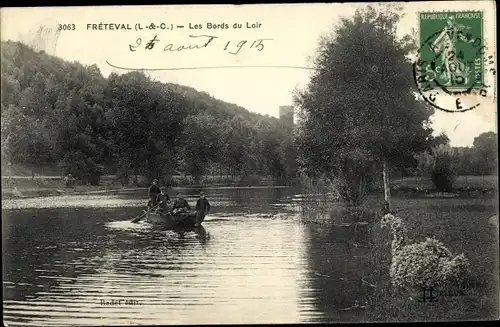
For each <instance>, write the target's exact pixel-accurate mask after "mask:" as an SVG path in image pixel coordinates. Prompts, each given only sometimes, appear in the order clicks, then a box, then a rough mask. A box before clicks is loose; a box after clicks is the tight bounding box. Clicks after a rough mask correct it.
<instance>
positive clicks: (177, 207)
mask: <svg viewBox="0 0 500 327" xmlns="http://www.w3.org/2000/svg"><path fill="white" fill-rule="evenodd" d="M188 210H191V207H190V206H189V203H188V202H187V201H186V200H185V199H184V197H183V195H182V192H178V193H177V199H175V201H174V205H173V207H172V213H173V214H177V213H183V212H187V211H188Z"/></svg>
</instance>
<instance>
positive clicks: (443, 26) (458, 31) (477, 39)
mask: <svg viewBox="0 0 500 327" xmlns="http://www.w3.org/2000/svg"><path fill="white" fill-rule="evenodd" d="M419 27H420V45H421V49H420V61H419V62H420V65H419V66H420V67H418V68H419V70H420V72H421V73H422V75H423V76H425V78H424V79H422V80H421V81H420V82H421V87H422V88H424V89H435V88H442V89H446V90H448V91H450V92H457V91H458V92H460V91H464V90H478V89H481V88H482V87H483V86H484V62H483V60H484V58H483V57H484V52H485V42H484V37H483V35H484V33H483V13H482V12H480V11H460V12H452V11H450V12H448V11H445V12H421V13H420V14H419Z"/></svg>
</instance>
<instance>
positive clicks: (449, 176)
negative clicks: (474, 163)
mask: <svg viewBox="0 0 500 327" xmlns="http://www.w3.org/2000/svg"><path fill="white" fill-rule="evenodd" d="M417 159H418V161H419V172H420V173H421V174H422V175H423V176H426V177H430V179H431V181H432V183H433V184H434V186H435V187H436V189H437V190H438V191H440V192H451V191H453V183H454V182H455V180H456V165H457V155H456V151H455V150H454V149H453V148H452V147H450V146H449V145H444V144H441V145H439V146H436V147H433V148H432V153H428V152H424V153H421V154H419V155H418V157H417Z"/></svg>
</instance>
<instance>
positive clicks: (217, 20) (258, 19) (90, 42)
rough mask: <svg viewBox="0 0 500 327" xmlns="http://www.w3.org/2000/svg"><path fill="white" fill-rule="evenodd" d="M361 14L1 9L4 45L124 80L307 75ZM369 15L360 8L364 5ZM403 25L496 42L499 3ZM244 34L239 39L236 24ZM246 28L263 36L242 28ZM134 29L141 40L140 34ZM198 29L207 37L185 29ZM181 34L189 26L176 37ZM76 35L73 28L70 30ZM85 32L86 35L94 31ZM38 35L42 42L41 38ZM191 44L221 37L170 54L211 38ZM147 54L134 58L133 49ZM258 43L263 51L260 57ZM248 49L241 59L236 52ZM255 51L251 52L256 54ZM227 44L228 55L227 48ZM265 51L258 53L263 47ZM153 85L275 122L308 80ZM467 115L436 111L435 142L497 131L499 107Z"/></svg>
mask: <svg viewBox="0 0 500 327" xmlns="http://www.w3.org/2000/svg"><path fill="white" fill-rule="evenodd" d="M358 6H359V5H355V4H307V5H283V4H280V5H248V6H246V5H245V6H213V5H212V6H146V7H129V6H122V7H99V8H98V7H73V8H71V7H64V8H56V7H53V8H2V9H1V22H2V25H1V34H2V40H8V39H11V40H19V41H23V42H24V43H27V44H29V45H31V46H34V47H36V48H37V49H39V50H45V51H46V52H48V53H51V54H54V55H56V56H58V57H61V58H63V59H65V60H69V61H78V62H80V63H82V64H85V65H91V64H96V65H97V66H98V67H99V68H100V69H101V71H102V73H103V74H104V75H105V76H107V75H109V73H111V72H120V73H121V72H126V71H123V70H119V69H116V68H113V67H111V66H109V65H108V64H107V63H106V61H108V62H110V63H111V64H113V65H116V66H120V67H127V68H179V67H200V66H201V67H203V66H229V65H270V66H276V65H280V66H294V67H307V66H310V64H309V61H308V58H309V57H310V56H312V55H314V53H315V51H316V48H317V43H318V38H319V37H320V35H321V34H322V33H325V32H329V31H331V30H332V26H333V24H335V23H336V22H338V20H339V18H340V17H341V16H345V17H349V16H352V14H353V13H354V10H355V9H356V8H357V7H358ZM361 6H364V4H361ZM404 6H405V11H406V13H407V15H406V17H405V18H404V20H403V21H402V22H401V24H400V28H399V31H398V32H399V33H401V34H403V33H406V32H408V31H410V29H411V28H418V21H417V18H418V14H417V13H418V12H419V11H430V10H435V11H444V10H450V9H453V10H473V9H474V10H481V9H482V10H484V12H485V19H484V20H485V27H484V30H485V33H486V38H489V40H492V41H493V42H494V41H495V39H494V38H495V33H494V25H493V24H492V22H494V16H493V15H494V11H495V10H494V9H495V8H494V4H493V2H485V1H479V2H470V1H469V2H456V3H451V2H450V1H445V2H443V3H438V2H434V3H426V2H415V3H405V4H404ZM236 22H238V23H241V24H242V25H243V28H242V29H237V30H235V29H233V28H232V27H233V24H234V23H236ZM247 22H248V23H249V24H250V25H252V24H255V23H256V24H260V28H255V29H248V28H245V26H246V24H247ZM100 23H103V24H105V23H106V24H109V23H111V24H120V25H121V24H128V26H130V27H131V28H132V29H133V30H116V29H115V30H92V27H93V25H92V24H96V27H97V28H98V27H99V24H100ZM151 23H154V24H155V25H159V24H160V23H165V25H166V26H170V25H171V24H173V25H174V29H173V30H161V29H156V30H149V29H146V28H145V26H146V25H149V24H151ZM207 23H211V24H225V23H227V24H228V25H229V27H230V28H229V29H207ZM58 24H74V26H75V28H76V30H66V31H64V30H63V31H61V32H60V33H59V34H58V33H56V30H57V26H58ZM137 24H140V25H141V27H142V28H143V29H142V30H139V31H136V30H135V28H136V26H137ZM190 24H191V26H193V27H194V25H197V24H201V25H202V27H203V28H202V29H190V28H189V25H190ZM176 25H183V26H184V28H183V29H178V28H176V27H175V26H176ZM67 26H69V27H70V29H71V28H72V26H71V25H67ZM88 26H89V28H90V29H89V28H88ZM37 32H42V33H38V35H41V36H37ZM189 35H209V36H216V37H217V39H213V41H212V42H211V43H210V44H209V45H208V46H207V47H206V48H204V49H198V50H184V51H175V52H173V51H164V48H165V46H166V45H167V44H169V43H171V44H173V45H174V48H176V47H178V46H180V45H185V46H188V45H196V44H203V43H204V42H203V41H201V42H200V41H198V40H208V37H202V38H197V39H193V38H190V37H189ZM155 36H156V37H157V39H158V40H159V42H158V43H157V44H156V45H155V47H154V48H153V49H152V50H145V49H144V46H145V44H146V43H147V41H149V40H151V39H153V38H154V37H155ZM138 38H141V39H142V42H141V46H140V47H138V48H137V50H136V51H135V52H131V51H130V47H129V45H136V40H137V39H138ZM258 39H272V40H265V41H264V42H263V45H264V48H263V49H262V51H257V49H255V47H256V46H257V44H258V41H257V40H258ZM241 40H247V43H246V44H245V45H244V46H243V47H242V48H241V50H240V51H239V52H238V54H236V55H233V54H230V53H229V51H231V52H235V51H236V50H237V48H236V45H237V44H238V42H239V41H241ZM254 41H256V42H255V43H254V47H253V48H251V47H250V46H251V45H252V43H253V42H254ZM228 42H229V46H228V49H227V50H224V47H225V46H226V44H227V43H228ZM259 48H260V47H259ZM149 74H150V76H151V77H152V78H154V79H156V80H160V81H163V82H173V83H178V84H183V85H188V86H191V87H193V88H195V89H197V90H201V91H205V92H208V93H210V94H211V95H213V96H214V97H216V98H218V99H221V100H224V101H227V102H231V103H235V104H238V105H240V106H242V107H245V108H247V109H248V110H250V111H253V112H257V113H261V114H269V115H271V116H278V107H279V106H281V105H289V104H291V103H292V91H293V89H294V88H295V87H304V86H305V85H307V83H308V80H309V74H310V71H309V70H306V69H300V68H287V69H285V68H279V69H278V68H223V69H198V70H177V71H151V72H149ZM489 100H490V101H489V102H486V103H484V104H483V103H482V105H481V106H480V107H479V108H478V109H476V110H474V111H471V112H467V113H453V114H450V113H446V112H442V111H437V112H436V114H435V116H434V117H433V122H434V123H433V127H434V129H435V130H436V132H440V131H445V132H447V134H448V135H449V136H450V139H451V141H452V144H453V145H470V144H471V143H472V141H473V139H474V137H475V136H477V135H478V134H480V133H482V132H484V131H490V130H493V131H496V100H494V99H493V98H489Z"/></svg>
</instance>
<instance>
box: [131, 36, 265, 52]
mask: <svg viewBox="0 0 500 327" xmlns="http://www.w3.org/2000/svg"><path fill="white" fill-rule="evenodd" d="M189 37H190V38H191V39H192V42H190V43H189V44H173V43H169V42H165V43H166V44H165V45H163V44H161V40H160V39H159V38H158V35H155V37H154V38H152V39H151V40H149V41H147V42H145V43H143V39H142V38H138V39H136V40H135V45H132V44H129V49H130V51H132V52H136V51H138V50H142V49H144V50H153V49H157V48H160V49H161V48H163V51H172V52H174V51H183V50H196V49H204V48H207V47H208V46H216V45H215V44H217V43H219V45H220V48H221V49H222V50H224V51H227V52H228V53H230V54H232V55H236V54H238V53H240V51H241V50H242V49H244V48H247V49H255V50H257V51H262V50H264V46H265V41H270V40H272V39H265V38H260V39H252V40H239V41H236V42H234V41H232V40H230V41H223V42H218V41H217V39H219V37H218V36H213V35H189ZM222 44H223V46H222ZM157 45H158V46H157Z"/></svg>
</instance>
